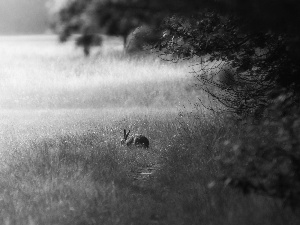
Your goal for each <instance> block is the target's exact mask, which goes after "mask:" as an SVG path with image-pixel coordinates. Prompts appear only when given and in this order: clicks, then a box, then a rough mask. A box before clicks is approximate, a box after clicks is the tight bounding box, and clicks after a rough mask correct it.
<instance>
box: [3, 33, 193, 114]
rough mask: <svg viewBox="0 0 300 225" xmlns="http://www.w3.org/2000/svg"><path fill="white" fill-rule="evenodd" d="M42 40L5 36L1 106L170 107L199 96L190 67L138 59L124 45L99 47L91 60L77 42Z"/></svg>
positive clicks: (111, 44) (112, 44)
mask: <svg viewBox="0 0 300 225" xmlns="http://www.w3.org/2000/svg"><path fill="white" fill-rule="evenodd" d="M36 39H38V40H39V41H33V40H30V39H29V40H27V39H25V40H23V39H21V38H15V39H13V40H10V39H8V40H4V41H3V40H2V41H3V42H2V43H1V44H2V45H1V44H0V47H1V46H2V48H3V49H4V51H3V52H2V55H1V59H0V62H1V65H3V66H2V67H1V78H0V79H1V84H0V85H1V90H0V96H1V97H0V107H2V108H20V107H21V108H22V107H26V108H69V107H76V108H78V107H82V108H88V107H93V108H95V107H97V108H99V107H107V106H117V107H120V106H125V107H128V106H136V105H137V106H151V105H153V106H154V107H163V106H168V107H170V106H176V105H178V104H183V103H186V102H187V101H188V100H190V99H193V98H194V99H195V97H196V94H195V93H190V91H188V89H187V86H188V83H187V82H186V80H187V70H188V67H187V66H184V65H176V64H170V63H165V62H162V61H159V60H149V59H147V58H135V59H132V58H130V57H127V56H125V55H124V54H123V52H122V49H119V50H118V51H117V50H115V51H116V52H115V53H114V54H112V53H111V51H113V50H110V51H109V50H107V49H105V48H104V49H98V50H97V52H95V53H94V54H93V55H92V56H91V58H89V59H86V58H84V57H83V55H82V52H81V51H80V50H79V49H75V47H74V46H73V44H71V43H68V44H66V45H62V44H60V45H59V44H57V43H56V42H55V40H54V39H53V37H51V36H50V37H48V39H47V38H41V40H40V39H39V38H38V37H36ZM107 42H108V43H107V45H105V46H108V47H106V48H109V46H110V47H111V49H113V48H115V45H116V46H117V47H118V45H120V43H118V42H116V41H115V42H109V41H107ZM116 43H118V44H116ZM95 51H96V50H95Z"/></svg>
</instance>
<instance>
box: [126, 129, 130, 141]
mask: <svg viewBox="0 0 300 225" xmlns="http://www.w3.org/2000/svg"><path fill="white" fill-rule="evenodd" d="M129 133H130V130H129V131H128V133H127V134H126V138H125V139H127V138H128V136H129Z"/></svg>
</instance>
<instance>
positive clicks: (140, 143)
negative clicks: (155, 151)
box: [121, 129, 149, 148]
mask: <svg viewBox="0 0 300 225" xmlns="http://www.w3.org/2000/svg"><path fill="white" fill-rule="evenodd" d="M129 133H130V130H129V131H128V133H126V130H125V129H124V138H123V139H122V140H121V145H124V144H126V145H127V146H132V145H134V146H136V147H141V148H149V140H148V138H146V137H145V136H144V135H141V134H135V135H133V136H131V137H129V138H128V136H129Z"/></svg>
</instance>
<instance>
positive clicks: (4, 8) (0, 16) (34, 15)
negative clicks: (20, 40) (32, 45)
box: [0, 0, 48, 35]
mask: <svg viewBox="0 0 300 225" xmlns="http://www.w3.org/2000/svg"><path fill="white" fill-rule="evenodd" d="M46 2H47V1H45V0H0V35H17V34H42V33H45V32H46V31H47V30H48V25H47V21H48V13H47V8H46Z"/></svg>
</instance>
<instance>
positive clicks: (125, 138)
mask: <svg viewBox="0 0 300 225" xmlns="http://www.w3.org/2000/svg"><path fill="white" fill-rule="evenodd" d="M124 139H125V140H126V130H125V129H124Z"/></svg>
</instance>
